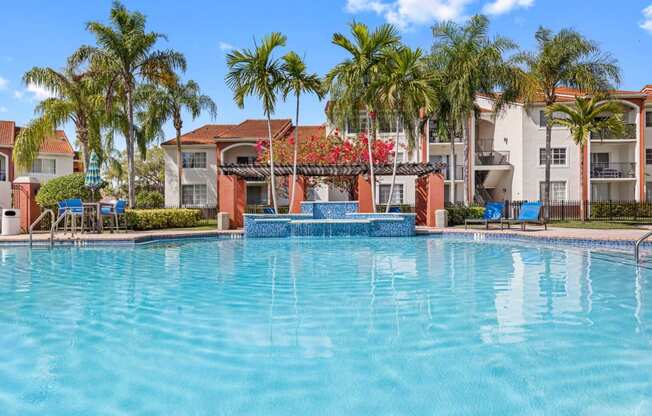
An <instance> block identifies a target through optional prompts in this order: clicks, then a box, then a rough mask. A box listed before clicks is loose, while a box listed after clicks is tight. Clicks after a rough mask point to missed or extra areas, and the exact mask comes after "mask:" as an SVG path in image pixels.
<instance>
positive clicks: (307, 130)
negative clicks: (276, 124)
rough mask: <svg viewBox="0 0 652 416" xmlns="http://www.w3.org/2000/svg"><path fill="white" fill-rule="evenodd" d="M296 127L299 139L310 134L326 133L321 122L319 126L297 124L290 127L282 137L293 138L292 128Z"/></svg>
mask: <svg viewBox="0 0 652 416" xmlns="http://www.w3.org/2000/svg"><path fill="white" fill-rule="evenodd" d="M296 129H298V130H299V141H301V140H303V139H307V138H308V137H312V136H323V135H324V134H325V133H326V126H325V125H323V124H322V125H319V126H299V127H291V128H290V129H289V130H288V131H287V132H286V133H285V136H284V137H286V138H291V137H292V138H294V130H296Z"/></svg>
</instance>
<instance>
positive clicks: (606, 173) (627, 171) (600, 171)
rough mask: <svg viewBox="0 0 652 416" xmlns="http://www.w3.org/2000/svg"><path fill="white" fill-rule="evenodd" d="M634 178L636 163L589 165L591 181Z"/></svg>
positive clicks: (598, 163)
mask: <svg viewBox="0 0 652 416" xmlns="http://www.w3.org/2000/svg"><path fill="white" fill-rule="evenodd" d="M635 177H636V163H629V162H626V163H600V162H594V163H592V164H591V178H593V179H632V178H635Z"/></svg>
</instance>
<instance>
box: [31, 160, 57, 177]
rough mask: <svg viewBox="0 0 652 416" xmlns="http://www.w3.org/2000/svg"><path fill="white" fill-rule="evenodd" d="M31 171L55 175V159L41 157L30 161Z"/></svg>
mask: <svg viewBox="0 0 652 416" xmlns="http://www.w3.org/2000/svg"><path fill="white" fill-rule="evenodd" d="M31 173H41V174H46V175H55V174H56V173H57V161H56V159H41V158H38V159H36V160H35V161H34V162H33V163H32V170H31Z"/></svg>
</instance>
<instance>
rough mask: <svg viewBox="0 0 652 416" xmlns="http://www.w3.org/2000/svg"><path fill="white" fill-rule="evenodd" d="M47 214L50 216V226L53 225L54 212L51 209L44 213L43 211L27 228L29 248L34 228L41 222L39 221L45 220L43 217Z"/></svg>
mask: <svg viewBox="0 0 652 416" xmlns="http://www.w3.org/2000/svg"><path fill="white" fill-rule="evenodd" d="M48 214H50V217H51V219H52V221H51V222H50V224H53V223H54V211H52V210H51V209H46V210H45V211H43V212H42V213H41V215H39V216H38V218H37V219H36V220H35V221H34V222H33V223H32V225H30V226H29V246H30V247H31V246H32V234H34V227H36V225H37V224H38V223H39V222H41V220H43V218H45V216H46V215H48Z"/></svg>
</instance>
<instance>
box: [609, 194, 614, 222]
mask: <svg viewBox="0 0 652 416" xmlns="http://www.w3.org/2000/svg"><path fill="white" fill-rule="evenodd" d="M613 216H614V214H613V211H612V208H611V199H609V221H611V220H613Z"/></svg>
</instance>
